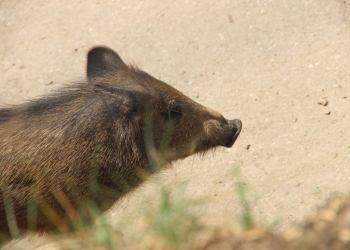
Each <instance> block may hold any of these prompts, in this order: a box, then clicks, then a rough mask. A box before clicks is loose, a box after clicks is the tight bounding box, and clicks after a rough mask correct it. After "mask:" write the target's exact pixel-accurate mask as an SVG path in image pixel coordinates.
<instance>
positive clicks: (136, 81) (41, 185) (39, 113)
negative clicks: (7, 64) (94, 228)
mask: <svg viewBox="0 0 350 250" xmlns="http://www.w3.org/2000/svg"><path fill="white" fill-rule="evenodd" d="M241 127H242V124H241V121H240V120H238V119H235V120H226V119H225V118H224V117H223V116H222V115H221V114H219V113H218V112H216V111H213V110H210V109H208V108H205V107H203V106H202V105H200V104H198V103H196V102H194V101H193V100H191V99H190V98H189V97H187V96H185V95H183V94H182V93H181V92H180V91H178V90H176V89H174V88H172V87H171V86H169V85H168V84H166V83H164V82H162V81H160V80H157V79H156V78H154V77H152V76H151V75H149V74H147V73H145V72H144V71H142V70H140V69H139V68H137V67H135V66H129V65H127V64H125V63H124V62H123V61H122V59H121V58H120V57H119V55H118V54H117V53H115V52H114V51H113V50H111V49H109V48H106V47H95V48H92V49H91V50H90V51H89V53H88V60H87V81H86V82H79V83H76V84H72V85H70V86H66V87H64V88H62V89H60V90H58V91H56V92H54V93H52V94H50V95H48V96H45V97H42V98H38V99H35V100H29V101H27V102H25V103H22V104H18V105H14V106H9V107H3V108H2V109H0V167H1V171H0V172H1V173H0V178H1V179H0V191H1V195H0V232H2V233H3V234H5V235H6V234H7V235H11V236H17V235H19V234H20V233H21V232H24V231H27V230H35V231H48V230H59V231H67V230H69V229H71V227H72V225H73V224H74V223H75V222H76V221H79V220H81V219H82V218H85V217H89V211H88V207H89V206H90V205H92V206H95V207H97V208H98V209H100V210H101V211H102V212H103V211H106V210H108V209H109V208H110V207H111V206H112V204H113V203H115V201H116V200H117V199H118V198H120V197H122V196H123V195H124V194H125V193H127V192H128V191H130V190H131V189H133V188H135V187H137V186H138V185H139V184H140V183H141V182H142V181H143V180H144V179H145V178H146V177H147V176H148V175H150V174H152V173H154V172H156V171H157V170H159V169H160V168H161V167H163V166H165V165H169V164H171V162H173V161H176V160H178V159H183V158H185V157H187V156H190V155H193V154H196V153H201V152H205V151H207V150H210V149H213V148H215V147H217V146H224V147H231V146H232V145H233V144H234V142H235V141H236V139H237V137H238V135H239V134H240V132H241Z"/></svg>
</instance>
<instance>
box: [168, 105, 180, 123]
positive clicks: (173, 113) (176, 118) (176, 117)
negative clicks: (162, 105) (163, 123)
mask: <svg viewBox="0 0 350 250" xmlns="http://www.w3.org/2000/svg"><path fill="white" fill-rule="evenodd" d="M181 117H182V107H181V104H180V103H179V102H178V101H174V102H172V103H170V104H169V106H168V109H167V117H166V120H167V121H171V122H172V123H173V124H174V125H177V124H179V123H180V121H181Z"/></svg>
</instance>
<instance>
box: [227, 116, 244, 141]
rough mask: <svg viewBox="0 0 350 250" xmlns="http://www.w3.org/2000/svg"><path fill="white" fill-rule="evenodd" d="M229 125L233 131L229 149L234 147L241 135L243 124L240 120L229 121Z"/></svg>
mask: <svg viewBox="0 0 350 250" xmlns="http://www.w3.org/2000/svg"><path fill="white" fill-rule="evenodd" d="M227 123H228V125H229V126H230V127H231V128H232V130H233V133H234V134H233V136H232V138H231V140H230V142H229V143H228V145H227V147H232V145H233V144H234V143H235V141H236V140H237V138H238V136H239V134H240V133H241V130H242V122H241V120H239V119H234V120H227Z"/></svg>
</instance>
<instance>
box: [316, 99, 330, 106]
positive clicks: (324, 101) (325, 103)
mask: <svg viewBox="0 0 350 250" xmlns="http://www.w3.org/2000/svg"><path fill="white" fill-rule="evenodd" d="M317 103H318V104H320V105H322V106H327V105H328V101H327V100H326V99H321V100H319V101H318V102H317Z"/></svg>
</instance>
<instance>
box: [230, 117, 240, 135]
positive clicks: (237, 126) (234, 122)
mask: <svg viewBox="0 0 350 250" xmlns="http://www.w3.org/2000/svg"><path fill="white" fill-rule="evenodd" d="M227 123H228V125H229V126H230V127H231V128H233V129H235V130H237V132H238V133H239V132H241V130H242V122H241V120H239V119H234V120H227Z"/></svg>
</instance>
